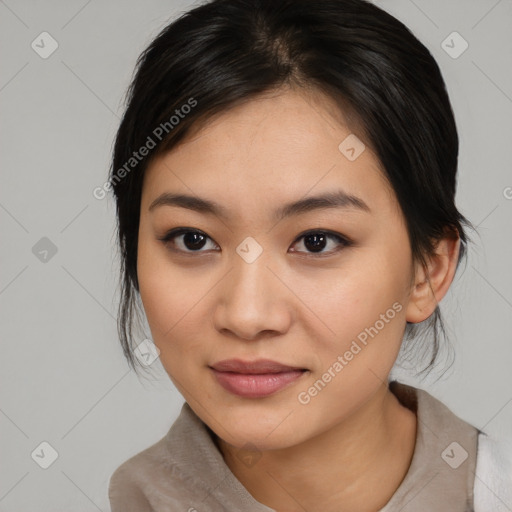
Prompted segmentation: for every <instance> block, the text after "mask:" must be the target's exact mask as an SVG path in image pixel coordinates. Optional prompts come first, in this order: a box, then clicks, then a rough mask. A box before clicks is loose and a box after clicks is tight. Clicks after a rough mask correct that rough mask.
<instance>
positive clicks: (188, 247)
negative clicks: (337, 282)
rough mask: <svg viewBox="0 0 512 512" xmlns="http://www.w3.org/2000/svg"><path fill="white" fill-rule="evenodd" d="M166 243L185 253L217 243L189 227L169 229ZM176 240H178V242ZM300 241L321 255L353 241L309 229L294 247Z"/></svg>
mask: <svg viewBox="0 0 512 512" xmlns="http://www.w3.org/2000/svg"><path fill="white" fill-rule="evenodd" d="M179 237H183V238H182V240H179ZM159 240H161V241H162V242H163V243H164V244H165V245H167V246H169V245H170V244H171V243H172V245H173V246H174V247H172V250H176V251H179V252H185V253H190V254H191V253H199V252H205V251H201V249H202V248H203V247H204V246H205V245H206V243H207V240H210V241H211V242H212V244H213V246H214V247H213V249H215V248H216V247H218V246H217V244H215V242H213V240H212V239H211V238H210V237H209V236H208V235H207V234H206V233H203V232H202V231H198V230H196V229H189V228H177V229H174V230H171V231H169V233H167V234H165V235H164V236H163V237H161V238H159ZM175 240H178V241H179V243H177V242H176V241H175ZM329 240H331V241H334V242H332V243H331V245H332V246H334V248H333V249H331V250H330V251H324V249H325V248H326V247H327V246H328V245H329V243H328V242H329ZM300 241H302V242H301V243H302V245H303V246H304V247H305V248H306V254H307V255H308V256H315V255H316V254H319V255H330V254H333V253H335V252H338V251H340V250H341V249H342V248H344V247H349V246H350V245H351V244H352V242H351V241H350V240H349V239H347V238H346V237H343V236H341V235H339V234H337V233H331V232H329V231H323V230H319V231H308V232H306V233H303V234H302V235H300V236H299V237H298V238H297V240H296V241H295V242H294V243H293V245H292V247H293V246H295V245H297V244H298V243H299V242H300ZM291 252H294V253H301V252H304V251H301V250H296V249H293V250H292V251H291Z"/></svg>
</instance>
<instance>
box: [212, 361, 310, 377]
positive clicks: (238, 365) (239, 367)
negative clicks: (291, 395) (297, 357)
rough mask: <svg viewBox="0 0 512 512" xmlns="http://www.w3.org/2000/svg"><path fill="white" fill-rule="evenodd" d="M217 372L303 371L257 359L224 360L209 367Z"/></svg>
mask: <svg viewBox="0 0 512 512" xmlns="http://www.w3.org/2000/svg"><path fill="white" fill-rule="evenodd" d="M210 367H211V368H214V369H215V370H217V371H219V372H233V373H249V374H258V373H281V372H289V371H292V370H305V368H301V367H298V366H289V365H286V364H282V363H278V362H277V361H272V360H271V359H257V360H255V361H243V360H242V359H225V360H223V361H219V362H218V363H215V364H212V365H211V366H210Z"/></svg>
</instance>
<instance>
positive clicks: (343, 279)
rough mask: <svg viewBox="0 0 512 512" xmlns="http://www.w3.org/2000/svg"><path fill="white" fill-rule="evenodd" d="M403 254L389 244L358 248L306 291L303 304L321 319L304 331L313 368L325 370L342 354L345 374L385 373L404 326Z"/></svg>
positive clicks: (405, 275) (404, 284)
mask: <svg viewBox="0 0 512 512" xmlns="http://www.w3.org/2000/svg"><path fill="white" fill-rule="evenodd" d="M402 253H403V254H397V253H396V250H395V249H393V247H390V246H387V247H383V248H382V249H381V250H378V251H377V250H376V249H375V248H368V249H365V250H363V249H361V250H359V251H358V253H357V257H354V258H351V259H350V260H348V259H347V262H346V264H344V265H343V266H340V268H339V269H338V270H336V271H333V272H329V274H328V275H327V274H326V276H325V277H326V279H322V280H321V281H322V286H318V288H316V291H315V293H311V291H310V293H309V297H310V299H309V300H307V301H306V303H307V304H308V306H309V307H310V308H311V310H313V311H314V312H315V313H316V314H317V316H318V318H319V320H320V321H319V322H315V325H316V327H314V326H313V324H311V332H310V333H309V335H310V338H311V339H312V340H315V351H316V354H317V356H318V359H319V361H320V365H319V367H318V368H317V370H318V371H320V372H324V371H327V369H328V368H330V367H331V366H332V365H333V363H335V361H336V360H337V357H338V356H342V357H344V356H345V355H346V357H344V360H345V361H346V363H345V362H344V363H342V364H343V365H346V366H347V370H348V371H345V369H344V370H343V372H344V373H345V374H352V372H356V373H357V372H358V371H360V369H361V368H364V369H365V373H366V374H367V373H368V369H372V371H374V372H375V373H376V374H378V375H380V376H382V377H383V378H384V377H385V375H386V372H387V371H388V370H389V369H390V367H391V366H392V365H393V363H394V361H395V359H396V356H397V353H398V350H399V348H400V345H401V341H402V337H403V332H404V328H405V309H406V303H405V300H406V295H405V290H406V282H407V279H408V274H407V273H406V272H404V271H403V269H404V268H407V266H406V265H407V262H408V260H407V258H408V253H407V251H403V250H402ZM327 277H328V278H327ZM309 284H312V283H309ZM317 285H318V282H317ZM303 286H304V287H303V288H302V290H301V291H300V293H302V294H305V293H306V291H307V286H306V284H304V285H303ZM306 296H308V295H306ZM315 329H318V330H317V331H316V332H314V330H315ZM319 333H323V334H322V335H321V336H319ZM349 367H350V369H349ZM338 368H339V367H338ZM356 373H354V374H352V377H353V378H357V377H356ZM317 376H318V375H317ZM327 378H328V377H327Z"/></svg>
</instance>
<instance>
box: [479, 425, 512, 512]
mask: <svg viewBox="0 0 512 512" xmlns="http://www.w3.org/2000/svg"><path fill="white" fill-rule="evenodd" d="M474 496H475V512H490V511H491V510H492V511H493V512H507V511H509V510H511V509H512V441H511V440H510V439H507V438H505V437H504V436H493V435H490V434H486V433H484V432H480V434H479V436H478V452H477V463H476V472H475V489H474Z"/></svg>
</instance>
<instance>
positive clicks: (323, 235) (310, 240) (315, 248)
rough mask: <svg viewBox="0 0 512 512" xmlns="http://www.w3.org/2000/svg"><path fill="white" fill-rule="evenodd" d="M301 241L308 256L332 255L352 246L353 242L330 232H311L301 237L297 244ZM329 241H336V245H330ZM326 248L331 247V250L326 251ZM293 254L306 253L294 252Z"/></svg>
mask: <svg viewBox="0 0 512 512" xmlns="http://www.w3.org/2000/svg"><path fill="white" fill-rule="evenodd" d="M300 240H303V242H302V244H303V246H304V247H305V248H306V254H307V255H315V254H319V255H321V256H323V255H331V254H334V253H336V252H338V251H340V250H341V249H342V248H344V247H348V246H350V245H351V242H350V241H349V240H348V239H347V238H345V237H343V236H341V235H339V234H337V233H331V232H328V231H309V232H307V233H304V234H303V235H301V236H300V237H299V238H298V239H297V241H296V242H295V244H297V242H299V241H300ZM329 240H331V241H332V240H334V243H330V244H329ZM295 244H294V245H295ZM326 247H331V250H328V251H324V249H325V248H326ZM322 251H324V252H322ZM292 252H304V251H298V250H293V251H292Z"/></svg>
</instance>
